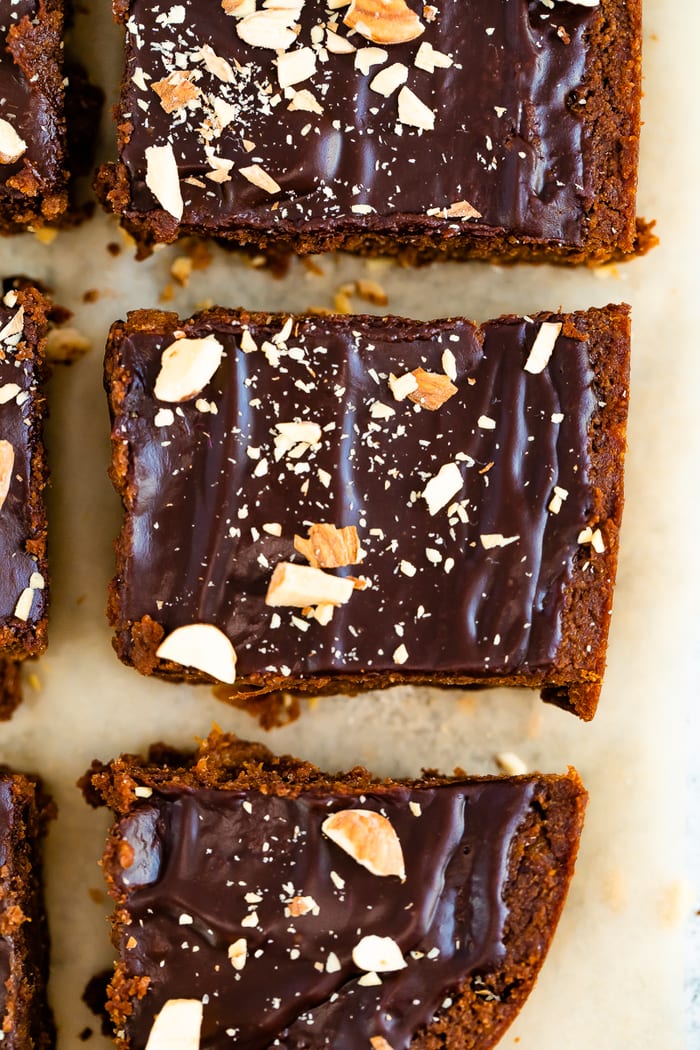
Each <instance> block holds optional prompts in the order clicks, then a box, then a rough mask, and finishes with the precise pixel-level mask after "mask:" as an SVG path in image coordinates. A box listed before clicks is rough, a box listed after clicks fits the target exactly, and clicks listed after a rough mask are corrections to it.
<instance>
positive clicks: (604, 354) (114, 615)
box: [105, 305, 629, 720]
mask: <svg viewBox="0 0 700 1050" xmlns="http://www.w3.org/2000/svg"><path fill="white" fill-rule="evenodd" d="M270 316H273V315H270V314H254V313H247V312H246V311H241V310H223V309H219V308H214V309H212V310H209V311H205V312H204V313H203V314H201V315H197V319H198V320H201V319H204V318H214V317H215V318H217V319H218V320H219V321H223V322H226V321H231V320H237V321H242V322H244V323H249V324H251V325H256V324H261V323H264V322H266V321H267V320H268V319H269V318H270ZM300 316H303V315H300ZM553 318H554V319H557V320H561V321H562V322H563V324H564V326H565V328H564V331H566V329H567V328H569V330H570V331H571V332H572V334H575V333H581V334H583V335H584V336H588V337H591V338H594V339H596V340H597V339H598V338H599V337H600V341H601V345H600V346H598V345H597V344H596V348H595V353H594V354H593V355H592V360H593V364H594V366H595V368H596V372H597V387H596V392H597V393H598V392H600V393H601V395H602V393H603V391H604V392H605V404H604V405H603V407H601V408H600V410H599V412H598V413H596V415H595V416H594V418H593V420H592V422H591V427H590V445H589V450H590V453H591V461H592V463H591V481H592V487H593V489H594V493H595V504H594V516H593V519H592V523H593V524H594V525H595V526H596V527H599V528H601V530H602V531H603V533H604V536H605V542H606V549H605V552H604V553H603V554H602V555H596V557H595V560H594V561H593V562H591V558H590V549H589V548H588V547H585V548H580V549H579V551H578V554H577V556H576V562H575V565H574V571H573V575H572V579H571V583H570V586H569V588H568V595H569V600H568V603H567V606H566V607H565V610H564V615H563V621H562V643H561V645H560V648H559V652H558V653H557V661H556V667H554V668H551V669H550V670H549V671H548V672H543V671H535V670H533V671H530V672H527V671H522V672H520V673H518V674H517V675H512V676H510V677H508V676H500V677H499V676H489V677H486V676H469V675H457V674H443V675H431V674H415V673H407V672H402V671H399V670H397V671H387V672H373V673H367V674H364V675H348V676H347V677H344V676H342V675H327V676H320V675H316V676H306V677H301V676H300V677H294V676H291V677H285V676H283V675H274V674H267V675H248V676H245V677H241V678H239V679H238V680H237V681H236V686H235V688H233V687H232V688H231V689H230V690H229V689H228V687H218V688H217V696H218V697H219V698H220V699H222V700H227V699H229V698H230V699H231V702H235V703H236V704H237V705H238V706H240V705H241V701H243V702H245V699H246V698H249V699H250V700H251V701H256V700H258V699H259V698H260V697H262V696H264V695H266V694H277V693H281V692H286V693H292V694H294V695H313V696H323V695H332V694H340V693H342V694H345V695H354V694H357V693H359V692H365V691H368V690H371V689H385V688H388V687H390V686H393V685H401V684H407V685H431V686H440V687H448V688H450V687H451V688H464V687H472V686H473V687H484V686H489V687H491V686H493V687H497V686H513V685H520V686H528V687H530V688H539V689H541V690H542V691H543V698H544V699H546V700H547V701H548V702H550V703H554V704H556V705H558V706H560V707H564V708H566V709H567V710H571V711H573V712H574V713H575V714H577V715H578V716H579V717H581V718H583V719H585V720H590V719H591V718H592V717H593V715H594V714H595V710H596V706H597V703H598V697H599V694H600V689H601V683H602V677H603V672H604V669H605V653H606V647H607V634H608V626H609V614H610V608H611V605H612V592H613V587H614V582H615V571H616V566H617V534H618V529H619V525H620V517H621V512H622V464H623V457H624V447H625V423H626V415H627V386H628V376H629V307H627V306H626V305H622V306H609V307H606V308H604V309H592V310H589V311H587V312H582V313H576V314H555V313H551V312H547V313H540V314H535V315H534V316H533V320H534V321H536V322H542V321H547V320H551V319H553ZM188 322H189V319H188V321H184V322H181V321H180V319H179V318H178V316H177V314H174V313H172V312H170V313H169V312H165V311H157V310H139V311H135V312H133V313H130V314H129V315H128V319H127V321H126V322H124V321H118V322H116V323H115V324H114V325H113V326H112V328H111V330H110V334H109V338H108V343H107V352H106V357H105V387H106V389H107V393H108V397H109V403H110V411H111V413H112V415H113V417H114V416H116V415H119V413H120V412H121V406H122V403H123V399H124V396H125V394H126V392H127V391H128V387H129V384H130V381H131V377H130V375H129V374H128V373H127V372H126V370H125V369H124V368H123V367H122V365H121V362H120V356H119V350H120V345H121V343H122V341H123V340H124V339H125V338H127V337H128V336H129V334H131V333H132V332H137V331H152V332H158V331H161V330H162V329H163V328H164V327H165V326H167V325H170V326H172V325H173V324H176V325H177V324H187V323H188ZM598 400H599V401H600V400H602V396H601V397H600V398H598ZM110 477H111V480H112V483H113V484H114V486H115V488H116V490H117V492H118V493H119V495H120V496H121V499H122V502H123V505H124V509H125V515H124V520H123V524H122V528H121V532H120V535H119V537H118V539H117V541H116V543H115V551H116V562H117V569H116V575H115V577H114V578H113V580H112V581H111V584H110V590H109V601H108V617H109V622H110V623H111V625H112V626H113V627H114V628H115V634H114V637H113V643H112V644H113V646H114V649H115V651H116V652H117V654H118V656H119V658H120V659H121V660H122V661H123V662H124V663H126V664H128V665H131V666H134V667H136V668H137V670H139V671H140V672H141V673H142V674H146V675H150V674H153V673H154V672H155V673H157V674H158V676H159V677H162V678H166V679H169V680H171V681H187V682H192V683H197V682H206V683H209V684H211V680H210V679H209V678H208V677H207V676H206V675H203V674H201V673H199V672H197V671H191V670H186V669H184V668H182V667H180V666H179V665H176V664H173V663H166V662H163V661H159V660H158V659H157V658H156V656H155V652H156V650H157V648H158V646H159V645H160V643H161V641H162V640H163V637H164V631H163V628H162V627H161V626H160V624H158V623H157V622H155V621H154V620H153V619H152V618H151V617H150V616H144V617H143V618H142V619H141V620H139V621H137V622H135V623H129V622H127V621H126V620H125V619H124V617H123V616H122V612H121V597H120V582H121V577H122V572H123V566H124V565H125V563H126V561H127V560H128V557H129V551H130V548H131V521H130V516H129V508H130V506H131V503H132V499H133V487H132V486H133V482H132V464H131V459H130V449H129V447H128V445H125V444H124V443H123V441H121V440H116V439H114V438H113V439H112V461H111V466H110ZM589 565H592V566H593V567H592V569H590V568H589ZM156 669H157V670H156Z"/></svg>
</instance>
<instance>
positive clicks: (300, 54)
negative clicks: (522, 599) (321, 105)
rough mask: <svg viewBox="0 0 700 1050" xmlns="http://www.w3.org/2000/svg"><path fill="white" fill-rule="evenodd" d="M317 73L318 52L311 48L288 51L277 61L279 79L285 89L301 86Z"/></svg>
mask: <svg viewBox="0 0 700 1050" xmlns="http://www.w3.org/2000/svg"><path fill="white" fill-rule="evenodd" d="M315 72H316V52H315V51H314V50H313V48H311V47H300V48H297V49H296V51H286V52H285V53H284V54H282V55H279V57H278V59H277V79H278V80H279V85H280V87H281V88H282V90H284V88H288V87H292V86H293V85H294V84H301V83H302V81H304V80H308V79H309V78H310V77H312V76H313V75H314V73H315Z"/></svg>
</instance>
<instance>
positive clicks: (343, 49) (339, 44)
mask: <svg viewBox="0 0 700 1050" xmlns="http://www.w3.org/2000/svg"><path fill="white" fill-rule="evenodd" d="M326 49H327V50H328V51H330V53H331V54H332V55H352V54H353V53H354V52H355V51H357V48H356V47H355V45H354V44H353V43H351V42H350V41H349V40H348V38H347V37H346V36H341V35H340V33H337V32H336V31H335V30H332V29H330V27H329V28H328V29H327V30H326Z"/></svg>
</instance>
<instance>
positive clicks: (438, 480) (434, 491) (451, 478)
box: [422, 463, 464, 515]
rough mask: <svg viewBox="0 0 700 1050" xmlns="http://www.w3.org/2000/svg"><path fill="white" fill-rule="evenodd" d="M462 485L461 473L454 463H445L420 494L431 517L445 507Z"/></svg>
mask: <svg viewBox="0 0 700 1050" xmlns="http://www.w3.org/2000/svg"><path fill="white" fill-rule="evenodd" d="M463 485H464V478H463V477H462V472H461V470H460V469H459V467H458V466H457V464H456V463H445V464H444V465H443V466H442V467H440V470H439V471H438V472H437V474H436V475H435V476H434V477H432V478H431V479H430V481H429V482H428V484H427V485H426V486H425V488H424V489H423V492H422V497H423V499H424V500H425V502H426V503H427V504H428V511H429V512H430V514H431V515H435V514H437V512H438V511H439V510H442V508H443V507H446V506H447V504H448V503H449V502H450V501H451V500H452V497H453V496H456V495H457V493H458V492H459V490H460V489H461V488H462V486H463Z"/></svg>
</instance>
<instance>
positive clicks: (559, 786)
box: [81, 731, 587, 1050]
mask: <svg viewBox="0 0 700 1050" xmlns="http://www.w3.org/2000/svg"><path fill="white" fill-rule="evenodd" d="M464 779H466V778H465V776H464V775H463V774H462V773H461V772H460V771H457V773H456V775H455V777H443V776H440V775H438V774H436V773H434V772H432V771H429V772H427V773H426V774H425V775H424V779H422V780H420V781H417V780H401V781H391V780H377V779H376V778H374V777H372V776H371V774H370V773H368V771H367V770H366V769H363V768H361V767H359V768H356V769H353V770H351V771H350V772H348V773H340V774H336V775H335V776H331V775H328V774H325V773H323V772H321V771H320V770H319V769H318V768H317V767H315V766H313V765H311V764H310V763H305V762H300V761H299V760H297V759H294V758H292V757H290V756H282V757H280V758H275V757H273V756H272V755H271V754H270V752H269V751H268V750H267V748H265V747H264V746H263V745H260V744H248V743H246V742H245V741H240V740H237V739H236V738H235V737H232V736H228V735H225V734H221V733H219V732H217V731H214V732H213V733H212V734H211V736H210V737H209V739H208V740H207V741H203V742H202V744H201V746H200V749H199V751H198V752H197V753H196V754H194V755H183V754H181V753H178V752H176V751H172V750H170V749H168V748H166V747H164V746H163V745H156V746H155V747H154V748H152V749H151V752H150V754H149V758H148V761H147V762H145V763H144V760H143V759H142V758H139V756H135V755H122V756H121V758H120V759H117V760H116V761H114V762H112V763H108V764H102V763H100V762H94V763H93V766H92V768H91V770H89V771H88V772H87V773H86V774H85V776H84V777H83V778H82V781H81V786H82V788H83V791H84V793H85V796H86V799H87V801H88V802H89V803H90V804H91V805H94V806H100V805H107V806H109V807H110V808H112V809H113V810H114V811H115V812H116V813H118V814H120V815H121V814H126V813H129V812H130V811H131V810H132V809H133V808H135V806H136V805H138V799H136V797H135V795H134V788H135V787H136V786H143V787H150V788H152V789H153V790H155V791H157V790H158V787H159V786H164V785H166V784H167V785H168V786H170V787H175V788H185V789H186V788H198V787H206V788H219V789H221V790H232V789H238V790H262V791H264V792H265V793H269V794H277V795H291V796H297V795H299V794H300V793H302V792H303V791H304V790H308V789H316V790H321V791H327V792H333V793H337V794H340V795H347V796H355V795H357V794H361V793H362V792H366V791H369V790H380V791H381V788H382V787H387V788H390V787H391V786H392V785H394V784H403V785H408V786H411V787H417V786H421V785H422V786H426V787H429V786H432V785H436V784H445V783H450V782H453V781H454V780H464ZM469 779H477V780H488V779H494V778H469ZM497 779H498V778H497ZM531 779H532V778H531ZM534 779H535V781H536V788H535V794H534V796H533V799H532V803H531V805H530V808H529V810H528V814H527V817H526V819H525V820H524V821H523V823H522V824H521V826H520V827H519V829H518V831H517V833H516V836H515V838H514V841H513V845H512V847H511V853H510V858H509V875H508V881H507V884H506V887H507V888H506V892H505V898H506V901H507V905H508V911H509V915H508V920H507V925H506V930H505V937H504V943H505V945H506V951H507V958H506V962H505V964H504V965H503V966H502V967H501V969H500V970H499V972H498V973H495V974H491V975H484V976H483V977H482V978H480V979H479V980H477V981H474V980H469V981H467V982H466V983H465V985H464V986H463V987H462V988H461V989H460V990H459V991H458V992H457V994H456V995H454V996H453V997H452V998H453V1004H452V1006H450V1007H449V1008H447V1009H441V1010H440V1011H439V1012H438V1015H437V1019H436V1021H435V1022H433V1023H432V1024H431V1025H429V1026H427V1027H426V1028H424V1029H422V1030H421V1031H419V1032H417V1033H416V1035H415V1037H414V1039H413V1041H412V1043H411V1048H412V1050H444V1047H445V1046H449V1047H450V1048H451V1050H452V1048H454V1050H488V1048H490V1047H492V1046H494V1045H495V1043H496V1042H497V1041H498V1040H499V1039H500V1037H501V1036H502V1034H503V1032H504V1031H505V1030H506V1028H507V1027H508V1026H509V1025H510V1024H511V1022H512V1021H513V1020H514V1018H515V1016H516V1015H517V1013H518V1011H519V1010H520V1008H521V1006H522V1004H523V1003H524V1001H525V999H526V998H527V996H528V995H529V993H530V991H531V989H532V986H533V985H534V983H535V980H536V978H537V974H538V972H539V969H540V966H541V965H542V962H543V961H544V958H545V956H546V953H547V950H548V948H549V944H550V942H551V939H552V937H553V935H554V932H555V929H556V925H557V922H558V920H559V916H560V914H561V911H562V908H563V906H564V903H565V900H566V895H567V892H568V887H569V882H570V879H571V876H572V874H573V870H574V866H575V862H576V854H577V850H578V843H579V837H580V833H581V828H582V824H583V816H584V811H585V807H586V801H587V794H586V792H585V789H584V788H583V785H582V784H581V781H580V778H579V777H578V774H577V773H576V772H575V770H573V769H570V770H569V772H568V774H567V775H566V776H540V775H535V776H534ZM117 849H118V840H117V837H116V834H115V833H114V832H113V833H112V835H111V837H110V839H109V840H108V843H107V848H106V851H105V857H104V861H103V864H104V870H105V875H106V878H107V882H108V885H109V888H110V892H111V893H112V895H113V896H114V897H115V900H116V902H117V905H116V910H115V913H114V915H113V920H112V922H113V943H114V944H115V945H116V944H118V939H119V932H120V928H121V925H122V923H123V922H124V921H125V920H126V919H127V915H126V913H125V911H124V910H123V907H122V906H123V904H124V903H125V902H124V900H123V899H121V898H120V896H119V892H118V891H117V890H116V888H115V884H114V881H113V879H112V877H111V875H110V863H111V862H112V861H114V859H115V856H116V851H117ZM145 993H146V987H145V986H144V985H143V982H142V981H141V980H140V979H139V978H138V977H136V976H134V975H130V974H129V971H128V966H127V964H126V962H124V961H121V962H119V963H117V964H116V967H115V974H114V977H113V979H112V984H111V986H110V989H109V993H108V1006H109V1010H110V1013H111V1016H112V1020H113V1021H114V1023H115V1026H117V1027H119V1026H120V1025H121V1024H122V1023H123V1021H124V1019H125V1017H126V1016H128V1014H129V1013H130V1011H131V1008H132V1002H133V999H134V998H141V997H142V996H143V995H144V994H145ZM120 1045H122V1046H127V1045H128V1043H127V1041H126V1040H122V1041H121V1043H120Z"/></svg>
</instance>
